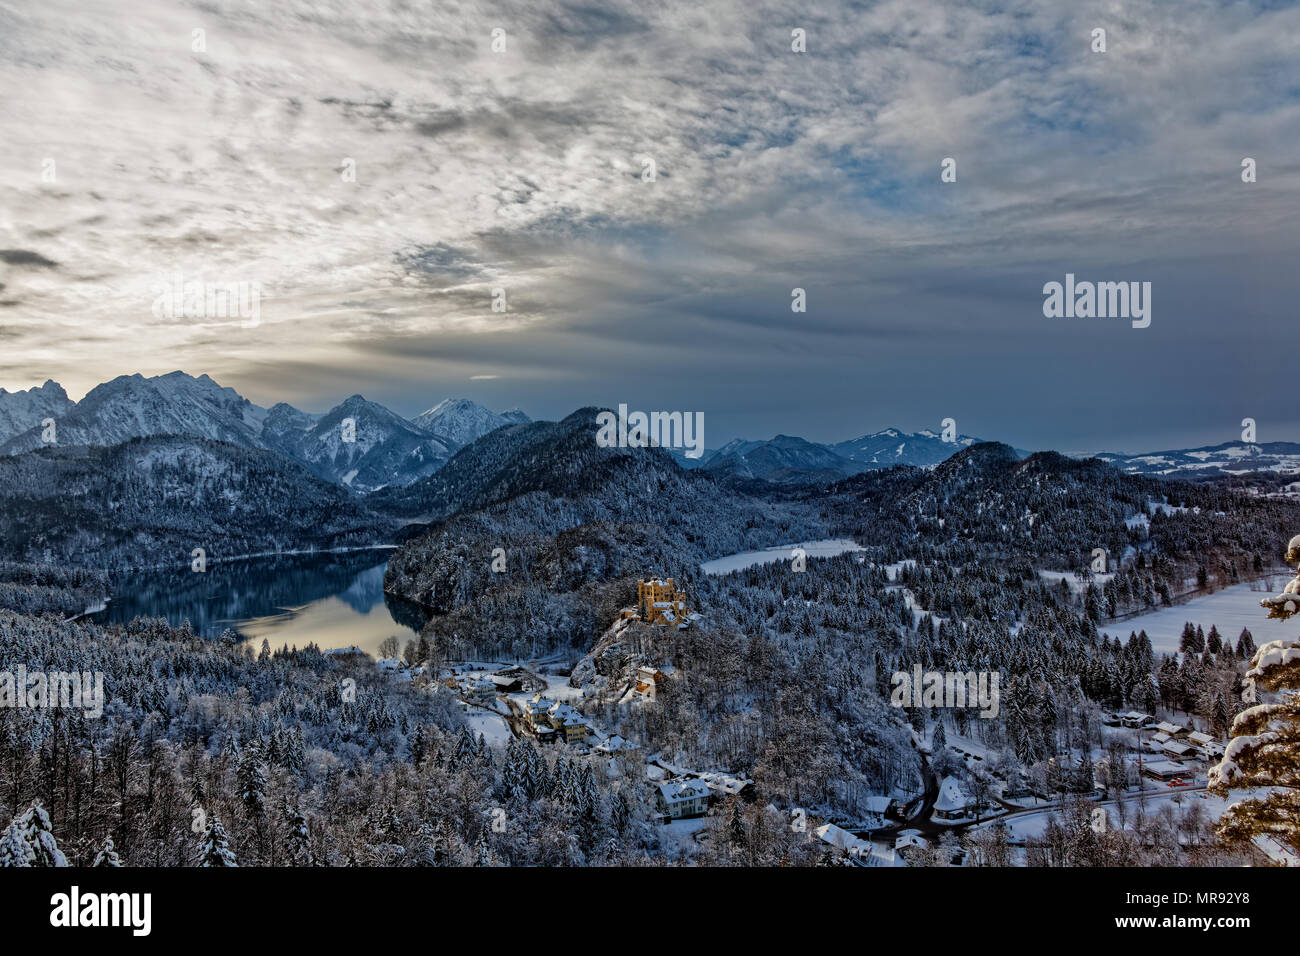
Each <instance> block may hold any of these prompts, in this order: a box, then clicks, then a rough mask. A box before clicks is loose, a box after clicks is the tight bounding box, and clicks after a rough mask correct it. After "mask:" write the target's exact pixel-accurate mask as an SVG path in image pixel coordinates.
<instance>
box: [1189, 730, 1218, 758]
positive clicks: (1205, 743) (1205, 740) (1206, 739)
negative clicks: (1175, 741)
mask: <svg viewBox="0 0 1300 956" xmlns="http://www.w3.org/2000/svg"><path fill="white" fill-rule="evenodd" d="M1187 742H1188V743H1189V744H1191V745H1192V746H1193V747H1195V748H1196V749H1197V750H1200V751H1201V752H1203V753H1204V752H1205V751H1206V750H1207V749H1208V748H1209V746H1210V744H1212V743H1214V738H1213V737H1211V736H1210V735H1209V734H1203V733H1201V732H1200V731H1199V730H1197V731H1193V732H1192V733H1190V734H1188V735H1187Z"/></svg>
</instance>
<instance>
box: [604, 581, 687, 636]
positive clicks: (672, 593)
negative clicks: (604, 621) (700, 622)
mask: <svg viewBox="0 0 1300 956" xmlns="http://www.w3.org/2000/svg"><path fill="white" fill-rule="evenodd" d="M636 595H637V603H636V607H625V608H623V611H622V617H623V620H625V621H640V622H642V623H643V624H653V625H654V626H656V627H674V626H675V627H678V628H684V627H689V626H690V623H691V622H692V621H694V620H697V619H698V618H699V616H700V615H699V614H696V613H695V612H694V611H692V610H691V609H690V607H689V606H688V605H687V603H686V592H685V591H681V590H678V588H677V583H676V582H675V581H674V580H673V579H672V578H667V579H664V578H647V579H646V580H644V581H638V582H637V585H636Z"/></svg>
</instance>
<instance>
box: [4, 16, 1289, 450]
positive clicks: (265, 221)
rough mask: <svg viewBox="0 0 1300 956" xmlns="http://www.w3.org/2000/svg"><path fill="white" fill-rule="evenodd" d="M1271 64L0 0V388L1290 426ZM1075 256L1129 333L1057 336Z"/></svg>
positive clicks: (828, 416) (1273, 46)
mask: <svg viewBox="0 0 1300 956" xmlns="http://www.w3.org/2000/svg"><path fill="white" fill-rule="evenodd" d="M1096 28H1103V29H1105V31H1106V51H1105V52H1104V53H1099V52H1094V51H1093V50H1092V45H1093V40H1092V32H1093V30H1094V29H1096ZM795 29H801V30H803V31H805V34H806V47H807V50H806V52H803V53H797V52H794V51H793V50H792V49H791V45H792V30H795ZM494 30H500V31H504V33H503V34H498V36H499V37H503V38H504V47H505V48H504V50H500V51H494V49H493V31H494ZM195 31H202V33H201V34H196V33H195ZM498 45H499V43H498ZM196 48H198V49H196ZM1298 64H1300V8H1298V7H1297V6H1296V5H1294V4H1282V3H1270V2H1255V3H1250V2H1233V3H1210V2H1203V0H1180V2H1178V3H1168V2H1164V0H1156V2H1122V0H1105V2H1088V0H1084V2H1078V3H1074V2H1071V3H1044V2H1024V3H1021V2H1016V0H1000V2H992V0H990V2H976V3H956V2H950V3H938V2H934V0H897V2H884V3H807V4H779V5H778V4H767V3H764V2H761V0H757V2H756V0H708V2H704V3H701V2H700V0H689V2H681V3H678V2H668V3H663V2H653V0H650V2H636V3H632V2H621V0H602V2H600V3H595V2H593V3H580V2H568V3H566V2H556V0H524V2H495V3H494V2H481V3H466V2H456V0H453V2H439V0H409V2H405V0H393V2H377V0H349V2H344V0H277V2H276V3H274V4H267V3H264V2H260V0H240V2H230V0H207V2H202V3H182V2H175V0H129V2H127V0H115V2H109V0H42V2H40V3H35V2H31V0H20V2H0V89H3V91H4V92H3V93H0V97H2V101H0V102H2V103H3V108H2V109H0V144H3V148H0V284H2V285H3V287H2V288H0V384H2V385H5V386H7V387H8V388H9V389H11V390H13V389H15V388H24V387H28V386H30V385H35V384H39V383H40V382H42V381H44V380H45V379H46V378H54V379H55V380H57V381H59V382H62V383H63V384H64V385H65V386H66V387H67V389H68V391H69V393H70V394H72V395H73V397H80V396H81V394H82V393H84V392H85V391H86V390H87V389H89V388H91V387H93V386H94V385H95V384H96V383H98V382H100V381H104V380H106V379H108V378H111V377H112V376H114V375H118V374H122V373H130V372H137V371H138V372H143V373H146V374H157V373H160V372H166V371H170V370H172V369H176V368H181V369H184V370H186V371H188V372H191V373H192V374H196V375H197V374H199V373H201V372H207V373H209V374H210V375H211V376H212V377H213V378H215V379H217V380H218V381H219V382H221V383H222V384H225V385H231V386H233V387H235V388H237V389H238V390H239V391H240V392H242V393H243V394H245V395H247V396H248V397H249V398H250V399H252V400H253V401H256V402H258V403H260V404H266V405H269V404H272V403H273V402H275V401H279V400H287V401H291V402H293V403H294V404H297V405H299V406H301V407H304V408H306V409H308V410H312V411H323V410H325V409H326V408H328V407H329V406H331V405H332V404H334V403H335V402H337V401H338V400H340V399H342V398H343V397H345V396H347V395H349V394H352V393H354V392H361V393H363V394H365V395H366V397H368V398H371V399H374V400H376V401H380V402H383V403H384V404H387V405H389V406H390V407H392V408H393V409H394V410H396V411H398V412H401V413H403V414H414V413H416V412H419V411H420V410H422V409H424V408H426V407H428V406H429V405H432V404H433V403H435V402H436V401H438V400H439V399H441V398H444V397H447V396H461V395H464V396H468V397H471V398H474V399H476V400H478V401H481V402H483V403H484V404H487V405H489V406H491V407H494V408H498V409H500V408H505V407H510V406H521V407H523V408H524V409H525V410H526V411H528V412H529V413H530V414H532V415H534V416H535V417H548V418H550V417H559V416H562V415H564V414H565V413H567V412H568V411H571V410H572V409H573V408H575V407H578V406H580V405H585V404H601V405H610V406H612V405H616V404H618V403H620V402H626V403H627V404H629V405H630V406H631V407H632V408H641V409H646V410H653V409H663V410H684V411H703V412H704V413H705V416H706V441H707V443H708V444H709V445H710V446H711V447H714V446H716V445H719V444H721V443H722V442H723V441H725V440H727V439H729V438H732V437H736V436H738V435H739V436H744V437H751V438H760V437H769V436H770V435H772V434H775V433H778V432H786V433H794V434H800V435H803V436H804V437H807V438H810V439H814V440H823V441H825V440H838V439H842V438H846V437H852V436H856V435H859V434H862V433H864V432H867V431H873V430H876V429H878V428H883V427H885V426H889V425H895V426H899V427H903V428H906V429H909V430H911V429H920V428H925V427H930V428H934V429H936V430H937V429H938V428H939V422H940V420H941V419H942V418H945V417H953V418H955V419H956V420H957V423H958V427H959V428H960V430H961V431H962V432H965V433H969V434H974V435H979V436H982V437H988V438H998V439H1002V440H1006V441H1010V442H1013V443H1015V444H1016V445H1018V446H1020V447H1030V448H1039V447H1056V448H1063V449H1068V450H1083V449H1113V450H1127V451H1137V450H1149V449H1152V448H1160V447H1176V446H1184V445H1190V444H1194V443H1195V444H1199V443H1203V442H1216V441H1225V440H1231V439H1235V438H1237V437H1238V436H1239V433H1240V430H1241V429H1240V424H1239V423H1240V421H1241V419H1242V418H1243V417H1247V416H1249V417H1252V418H1254V419H1256V420H1257V421H1258V423H1259V438H1260V440H1265V441H1266V440H1300V410H1298V409H1297V404H1298V403H1297V401H1296V399H1295V397H1294V396H1293V395H1291V392H1290V386H1291V384H1292V382H1294V381H1295V380H1296V378H1297V377H1300V375H1298V372H1297V369H1298V368H1300V363H1297V361H1296V359H1295V355H1294V350H1292V349H1290V348H1289V344H1290V342H1291V336H1292V329H1293V328H1294V326H1295V324H1296V322H1297V319H1298V318H1300V316H1298V315H1297V307H1296V302H1297V291H1296V290H1297V281H1298V278H1297V277H1298V276H1300V268H1297V253H1298V252H1300V225H1298V223H1297V215H1296V214H1297V210H1298V209H1300V68H1298ZM946 157H951V158H953V159H955V160H956V170H957V181H956V182H955V183H943V182H941V181H940V172H941V163H942V161H943V160H944V159H945V158H946ZM1245 157H1250V158H1253V159H1254V160H1255V161H1256V164H1257V176H1258V181H1257V182H1255V183H1249V184H1247V183H1243V182H1242V176H1241V163H1242V160H1243V158H1245ZM647 160H651V161H653V165H654V172H655V175H654V178H653V180H652V181H647V179H646V177H645V176H644V175H643V171H644V170H645V169H646V167H647V162H646V161H647ZM353 172H355V176H353V175H352V173H353ZM1067 272H1072V273H1074V274H1075V275H1076V276H1078V277H1079V278H1080V279H1091V280H1098V281H1111V280H1114V281H1119V280H1129V281H1134V280H1136V281H1149V282H1151V283H1152V322H1151V325H1150V327H1149V328H1146V329H1134V328H1132V327H1131V326H1130V324H1129V323H1128V322H1127V321H1123V320H1114V319H1111V320H1102V319H1048V318H1045V317H1044V315H1043V292H1042V288H1043V285H1044V283H1046V282H1050V281H1053V280H1056V281H1061V280H1063V279H1064V276H1065V274H1066V273H1067ZM177 275H179V276H181V277H183V281H186V282H190V281H196V280H197V281H203V282H208V283H225V282H244V283H249V288H252V284H253V283H257V284H258V288H260V292H261V298H260V313H261V314H260V321H259V322H258V324H257V325H256V326H255V327H244V324H243V323H240V322H239V321H237V320H234V321H232V320H228V319H224V318H222V317H213V316H209V317H192V318H184V317H180V318H176V317H170V318H169V317H168V316H166V315H159V314H156V312H157V310H155V309H154V308H153V306H154V304H155V300H156V298H157V295H158V291H159V289H158V287H159V284H160V283H166V282H169V281H173V279H174V277H176V276H177ZM796 287H798V288H802V289H804V290H805V291H806V297H807V311H806V312H804V313H794V312H792V311H791V307H790V303H791V290H792V289H794V288H796ZM495 288H499V289H504V290H505V298H506V304H507V306H508V311H506V312H494V311H493V309H492V304H493V296H492V290H493V289H495Z"/></svg>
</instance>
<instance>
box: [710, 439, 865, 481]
mask: <svg viewBox="0 0 1300 956" xmlns="http://www.w3.org/2000/svg"><path fill="white" fill-rule="evenodd" d="M728 448H731V449H732V450H731V451H728V450H727V449H728ZM863 470H864V468H863V467H862V466H860V465H858V464H857V463H855V462H851V461H849V460H848V459H846V458H844V457H842V456H840V455H837V454H836V453H835V452H834V451H832V450H831V449H830V448H828V447H826V446H825V445H818V444H816V443H815V442H810V441H807V440H806V439H803V438H796V437H794V436H792V435H777V436H776V437H775V438H773V439H772V440H771V441H765V442H730V443H728V444H727V445H724V446H723V447H722V448H720V449H718V451H717V453H716V454H714V455H712V456H711V457H710V458H709V460H708V462H706V463H705V465H704V471H706V472H713V473H722V474H728V475H733V476H735V477H737V478H763V479H766V480H768V481H790V480H804V479H816V478H826V479H831V480H833V479H835V478H841V477H844V476H845V475H851V474H857V473H858V472H859V471H863Z"/></svg>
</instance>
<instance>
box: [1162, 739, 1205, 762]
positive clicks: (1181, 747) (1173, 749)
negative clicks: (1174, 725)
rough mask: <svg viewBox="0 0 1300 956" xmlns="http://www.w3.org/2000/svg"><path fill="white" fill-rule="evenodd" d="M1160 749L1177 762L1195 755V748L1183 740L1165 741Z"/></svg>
mask: <svg viewBox="0 0 1300 956" xmlns="http://www.w3.org/2000/svg"><path fill="white" fill-rule="evenodd" d="M1160 749H1161V750H1163V751H1164V752H1165V753H1167V754H1168V755H1169V756H1171V757H1174V758H1177V759H1178V760H1187V759H1190V758H1193V757H1195V756H1196V755H1197V754H1196V748H1195V747H1193V746H1192V745H1191V744H1189V743H1187V742H1186V741H1184V740H1170V741H1167V742H1166V743H1165V744H1163V745H1162V746H1161V748H1160Z"/></svg>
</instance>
